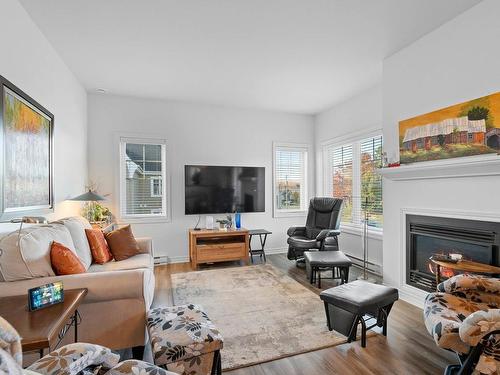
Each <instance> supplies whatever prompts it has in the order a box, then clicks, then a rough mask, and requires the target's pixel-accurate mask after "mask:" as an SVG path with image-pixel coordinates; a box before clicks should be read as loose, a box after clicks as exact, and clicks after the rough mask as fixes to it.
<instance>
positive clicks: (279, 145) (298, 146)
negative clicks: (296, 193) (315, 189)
mask: <svg viewBox="0 0 500 375" xmlns="http://www.w3.org/2000/svg"><path fill="white" fill-rule="evenodd" d="M278 149H289V150H290V151H301V152H304V191H303V193H302V195H303V196H302V197H301V206H302V207H301V208H300V209H298V210H296V209H295V210H287V209H279V208H278V207H277V204H276V203H277V202H276V188H277V186H276V151H277V150H278ZM309 155H310V145H309V144H307V143H284V142H273V192H272V200H273V217H295V216H305V215H306V214H307V209H308V206H309V166H308V164H309Z"/></svg>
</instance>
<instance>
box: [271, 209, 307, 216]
mask: <svg viewBox="0 0 500 375" xmlns="http://www.w3.org/2000/svg"><path fill="white" fill-rule="evenodd" d="M306 215H307V211H306V210H290V211H281V210H275V211H274V213H273V217H275V218H280V217H304V216H306Z"/></svg>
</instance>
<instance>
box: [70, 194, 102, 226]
mask: <svg viewBox="0 0 500 375" xmlns="http://www.w3.org/2000/svg"><path fill="white" fill-rule="evenodd" d="M69 200H70V201H79V202H87V203H89V205H90V207H89V210H87V220H88V221H90V222H92V221H93V220H92V217H91V215H92V212H94V208H95V202H98V201H103V200H105V198H104V197H102V196H101V195H99V194H97V193H96V192H94V191H92V190H90V189H89V191H87V192H86V193H83V194H81V195H79V196H77V197H74V198H71V199H69Z"/></svg>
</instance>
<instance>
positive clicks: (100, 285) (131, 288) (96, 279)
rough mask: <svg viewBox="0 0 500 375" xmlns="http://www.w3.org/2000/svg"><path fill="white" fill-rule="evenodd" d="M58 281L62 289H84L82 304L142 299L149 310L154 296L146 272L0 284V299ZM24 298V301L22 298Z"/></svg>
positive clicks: (152, 280) (39, 279)
mask: <svg viewBox="0 0 500 375" xmlns="http://www.w3.org/2000/svg"><path fill="white" fill-rule="evenodd" d="M55 281H62V282H63V285H64V289H66V290H69V289H78V288H87V290H88V292H87V295H86V296H85V299H84V303H92V302H102V301H110V300H117V299H144V303H145V305H146V309H149V307H150V306H151V303H152V302H153V296H154V286H155V282H154V274H153V271H152V270H150V269H147V268H141V269H133V270H124V271H107V272H87V273H81V274H77V275H65V276H51V277H41V278H34V279H27V280H19V281H10V282H2V283H0V297H6V296H16V295H27V292H28V289H30V288H34V287H37V286H40V285H44V284H48V283H52V282H55ZM26 298H27V297H26Z"/></svg>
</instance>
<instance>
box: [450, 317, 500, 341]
mask: <svg viewBox="0 0 500 375" xmlns="http://www.w3.org/2000/svg"><path fill="white" fill-rule="evenodd" d="M494 331H500V309H491V310H488V311H483V310H480V311H476V312H474V313H472V314H470V315H469V316H468V317H467V318H465V320H464V321H463V322H462V324H461V325H460V328H459V331H458V333H459V335H460V339H461V340H462V341H463V342H465V343H467V344H469V345H471V346H476V345H477V344H478V343H479V342H480V341H481V339H482V338H484V337H485V336H487V335H489V334H490V333H492V332H494Z"/></svg>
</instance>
